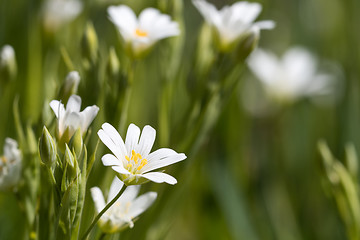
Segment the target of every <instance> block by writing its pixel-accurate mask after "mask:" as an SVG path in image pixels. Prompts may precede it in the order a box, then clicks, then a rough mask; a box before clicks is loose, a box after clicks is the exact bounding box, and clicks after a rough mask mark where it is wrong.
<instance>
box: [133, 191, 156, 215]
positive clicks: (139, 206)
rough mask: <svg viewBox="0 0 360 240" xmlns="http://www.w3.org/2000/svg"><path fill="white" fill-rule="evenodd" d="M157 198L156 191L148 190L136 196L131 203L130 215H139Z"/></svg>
mask: <svg viewBox="0 0 360 240" xmlns="http://www.w3.org/2000/svg"><path fill="white" fill-rule="evenodd" d="M156 198H157V193H156V192H148V193H145V194H143V195H141V196H140V197H138V198H136V199H135V200H134V201H133V203H132V204H131V207H130V209H129V215H130V216H131V217H132V218H135V217H137V216H139V215H140V214H141V213H143V212H144V211H145V210H146V209H148V208H149V207H150V206H151V205H152V204H153V203H154V201H155V200H156Z"/></svg>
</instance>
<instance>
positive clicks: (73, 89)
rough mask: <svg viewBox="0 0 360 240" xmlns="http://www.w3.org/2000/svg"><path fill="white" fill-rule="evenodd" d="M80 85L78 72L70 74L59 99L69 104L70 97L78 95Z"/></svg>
mask: <svg viewBox="0 0 360 240" xmlns="http://www.w3.org/2000/svg"><path fill="white" fill-rule="evenodd" d="M79 83H80V75H79V73H78V72H77V71H72V72H70V73H69V74H68V75H67V76H66V78H65V81H64V83H63V84H62V86H61V89H60V93H59V98H60V99H62V100H63V101H64V102H67V100H68V99H69V97H70V96H71V95H73V94H76V93H77V90H78V86H79Z"/></svg>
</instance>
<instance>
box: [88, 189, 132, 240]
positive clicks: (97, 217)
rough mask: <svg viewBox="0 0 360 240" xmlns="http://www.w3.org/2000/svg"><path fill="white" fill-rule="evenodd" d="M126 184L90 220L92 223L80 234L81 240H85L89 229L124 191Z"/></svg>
mask: <svg viewBox="0 0 360 240" xmlns="http://www.w3.org/2000/svg"><path fill="white" fill-rule="evenodd" d="M125 189H126V186H125V187H123V188H122V189H121V190H120V192H119V193H118V194H117V195H116V196H115V197H114V198H113V200H111V202H109V203H108V204H107V205H106V206H105V207H104V209H103V210H101V212H100V213H99V214H98V215H97V216H96V217H95V219H94V220H93V221H92V223H91V224H90V226H89V228H88V229H87V230H86V232H85V233H84V235H83V236H82V238H81V239H82V240H85V239H86V237H87V235H89V233H90V231H91V229H92V228H93V227H94V226H95V224H96V223H97V221H99V219H100V218H101V216H102V215H103V214H104V213H105V212H106V211H107V210H108V209H109V208H110V207H111V206H112V205H113V204H114V203H115V202H116V200H118V199H119V197H120V196H121V195H122V194H123V192H124V191H125Z"/></svg>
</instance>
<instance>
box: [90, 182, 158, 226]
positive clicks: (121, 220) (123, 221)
mask: <svg viewBox="0 0 360 240" xmlns="http://www.w3.org/2000/svg"><path fill="white" fill-rule="evenodd" d="M123 186H124V183H123V182H122V181H120V180H119V179H118V178H117V177H115V178H114V180H113V182H112V184H111V186H110V190H109V196H108V198H107V201H106V202H105V199H104V196H103V194H102V191H101V190H100V188H98V187H93V188H91V196H92V199H93V201H94V203H95V208H96V211H97V212H98V213H100V212H101V211H102V210H103V209H104V208H105V206H106V204H107V203H109V202H110V201H111V200H113V199H114V197H115V196H116V195H117V194H118V193H119V192H120V190H121V189H122V188H123ZM139 191H140V185H135V186H129V187H128V188H126V190H125V191H124V192H123V194H122V195H121V196H120V198H119V199H118V200H117V201H116V202H115V203H114V204H113V205H112V206H111V207H110V208H109V209H108V210H107V211H106V212H105V213H104V215H102V216H101V218H100V219H99V222H98V224H99V226H100V228H101V230H102V231H103V232H105V233H115V232H118V231H121V230H122V229H124V228H126V227H128V226H129V227H130V228H132V227H133V226H134V222H133V219H134V218H136V217H137V216H139V215H140V214H141V213H143V212H144V211H145V210H147V209H148V208H149V207H150V206H151V205H152V204H153V203H154V201H155V200H156V197H157V193H156V192H147V193H145V194H143V195H141V196H139V197H137V195H138V194H139Z"/></svg>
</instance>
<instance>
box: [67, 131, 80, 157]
mask: <svg viewBox="0 0 360 240" xmlns="http://www.w3.org/2000/svg"><path fill="white" fill-rule="evenodd" d="M69 147H70V149H71V150H72V151H73V152H74V153H75V155H76V157H77V158H79V157H80V155H81V152H82V150H83V139H82V134H81V130H80V128H78V129H77V130H76V132H75V133H74V135H73V136H72V137H71V139H70V142H69Z"/></svg>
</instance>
